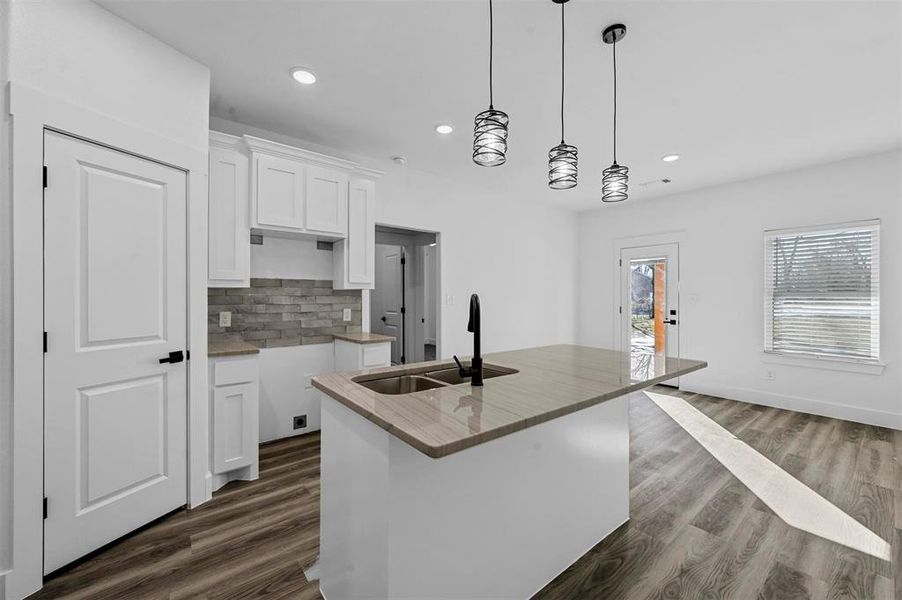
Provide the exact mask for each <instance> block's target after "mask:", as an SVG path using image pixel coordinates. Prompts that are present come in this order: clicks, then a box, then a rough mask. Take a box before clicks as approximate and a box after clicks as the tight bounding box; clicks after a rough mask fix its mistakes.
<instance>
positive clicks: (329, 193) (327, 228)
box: [306, 167, 348, 237]
mask: <svg viewBox="0 0 902 600" xmlns="http://www.w3.org/2000/svg"><path fill="white" fill-rule="evenodd" d="M306 181H307V222H306V229H307V231H312V232H319V233H327V234H335V235H339V236H342V237H344V236H346V235H347V233H348V176H347V174H346V173H342V172H341V171H336V170H333V169H324V168H322V167H307V178H306Z"/></svg>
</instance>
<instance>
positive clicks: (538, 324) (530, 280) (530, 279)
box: [211, 118, 577, 358]
mask: <svg viewBox="0 0 902 600" xmlns="http://www.w3.org/2000/svg"><path fill="white" fill-rule="evenodd" d="M211 128H213V129H215V130H217V131H222V132H224V133H230V134H233V135H241V134H244V133H248V134H251V135H256V136H259V137H263V138H267V139H272V140H275V141H278V142H282V143H286V144H292V145H296V146H300V147H302V148H307V149H310V150H314V151H317V152H322V153H324V154H330V155H333V156H338V157H341V158H348V159H351V160H355V161H357V162H359V163H361V164H363V165H365V166H367V167H372V168H376V169H381V170H384V171H385V172H386V173H385V176H383V177H382V178H381V179H380V180H379V181H378V182H377V183H376V204H377V208H376V222H377V223H380V224H384V225H394V226H397V227H404V228H410V229H420V230H425V231H438V232H440V233H441V239H440V249H439V255H440V261H441V266H440V269H439V270H440V287H441V294H442V295H443V297H444V296H448V295H450V296H453V297H454V304H453V305H448V304H446V303H443V304H442V310H441V314H440V327H441V344H442V348H441V351H442V354H443V356H444V357H446V358H450V357H451V355H452V354H460V355H465V354H470V353H471V352H472V344H473V342H472V336H471V334H469V333H467V306H468V299H469V296H470V294H471V293H472V292H477V293H479V296H480V299H481V306H482V315H483V317H482V326H483V342H482V343H483V350H484V351H485V352H493V351H500V350H508V349H513V348H523V347H529V346H539V345H545V344H554V343H569V342H573V341H574V339H575V336H576V320H575V318H574V317H575V313H576V287H577V270H576V267H577V239H576V232H577V217H576V214H575V213H573V212H571V211H568V210H564V209H560V208H555V207H552V206H548V205H545V204H543V203H541V202H537V201H534V200H531V199H528V198H521V197H513V196H511V195H510V194H508V193H505V190H504V188H503V182H504V177H505V172H504V171H503V168H502V169H499V170H498V171H497V181H498V187H496V188H494V189H481V188H477V187H473V186H468V185H466V184H464V183H461V182H458V181H452V180H450V179H446V178H444V177H440V176H438V175H434V174H431V173H425V172H423V171H417V170H415V169H412V168H410V167H399V166H397V165H395V164H394V163H392V162H391V161H389V160H387V159H385V160H376V159H372V158H367V157H361V156H357V155H353V154H351V153H348V152H343V151H339V150H335V149H332V148H329V147H326V146H322V145H319V144H314V143H309V142H305V141H303V140H298V139H294V138H290V137H288V136H284V135H280V134H278V133H274V132H270V131H266V130H262V129H259V128H254V127H249V126H245V125H242V124H239V123H233V122H230V121H225V120H222V119H216V118H213V119H211ZM473 168H474V169H477V168H479V167H477V166H475V165H474V166H473Z"/></svg>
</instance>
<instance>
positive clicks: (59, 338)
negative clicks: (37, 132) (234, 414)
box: [44, 131, 188, 574]
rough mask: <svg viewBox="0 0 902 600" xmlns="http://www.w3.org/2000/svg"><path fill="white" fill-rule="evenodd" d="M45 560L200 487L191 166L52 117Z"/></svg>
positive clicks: (150, 516) (143, 518)
mask: <svg viewBox="0 0 902 600" xmlns="http://www.w3.org/2000/svg"><path fill="white" fill-rule="evenodd" d="M44 160H45V165H46V169H47V173H48V174H49V176H48V180H47V181H48V183H46V184H45V189H44V240H45V241H44V277H45V294H44V330H45V333H44V495H45V498H44V511H45V512H44V573H45V574H46V573H49V572H52V571H55V570H57V569H59V568H60V567H63V566H65V565H66V564H68V563H70V562H72V561H74V560H76V559H78V558H80V557H82V556H84V555H85V554H87V553H89V552H91V551H93V550H95V549H97V548H99V547H101V546H103V545H105V544H107V543H109V542H110V541H112V540H115V539H117V538H119V537H121V536H123V535H125V534H127V533H129V532H131V531H133V530H135V529H137V528H139V527H141V526H143V525H145V524H146V523H148V522H150V521H152V520H154V519H156V518H158V517H160V516H162V515H165V514H167V513H169V512H171V511H172V510H174V509H176V508H178V507H180V506H183V505H184V504H185V503H186V501H187V412H188V411H187V408H188V407H187V402H188V382H187V366H186V363H185V362H184V359H185V352H186V350H187V327H188V318H187V299H188V294H187V268H188V263H187V176H186V173H185V172H184V171H181V170H179V169H176V168H173V167H169V166H166V165H162V164H160V163H156V162H153V161H151V160H147V159H144V158H140V157H137V156H134V155H130V154H126V153H123V152H119V151H117V150H113V149H110V148H107V147H104V146H100V145H97V144H94V143H91V142H89V141H85V140H82V139H78V138H74V137H70V136H67V135H64V134H61V133H56V132H52V131H47V132H45V134H44Z"/></svg>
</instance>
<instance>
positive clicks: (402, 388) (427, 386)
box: [356, 375, 448, 395]
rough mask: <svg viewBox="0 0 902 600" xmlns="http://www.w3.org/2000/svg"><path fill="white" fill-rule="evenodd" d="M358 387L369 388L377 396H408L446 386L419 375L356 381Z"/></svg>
mask: <svg viewBox="0 0 902 600" xmlns="http://www.w3.org/2000/svg"><path fill="white" fill-rule="evenodd" d="M356 383H357V384H358V385H362V386H363V387H365V388H369V389H371V390H373V391H374V392H377V393H379V394H392V395H394V394H410V393H412V392H422V391H423V390H431V389H435V388H438V387H446V386H447V385H448V384H447V383H444V382H442V381H436V380H434V379H427V378H426V377H422V376H420V375H395V376H393V377H383V378H382V379H370V380H369V381H357V382H356Z"/></svg>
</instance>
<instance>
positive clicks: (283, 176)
mask: <svg viewBox="0 0 902 600" xmlns="http://www.w3.org/2000/svg"><path fill="white" fill-rule="evenodd" d="M304 176H305V168H304V165H303V164H301V163H298V162H295V161H291V160H286V159H284V158H280V157H278V156H265V155H260V154H254V155H253V166H252V168H251V180H252V181H253V187H252V190H253V191H252V193H251V227H254V228H255V229H270V228H271V229H275V230H281V231H303V229H304V196H305V189H306V187H305V181H304Z"/></svg>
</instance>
